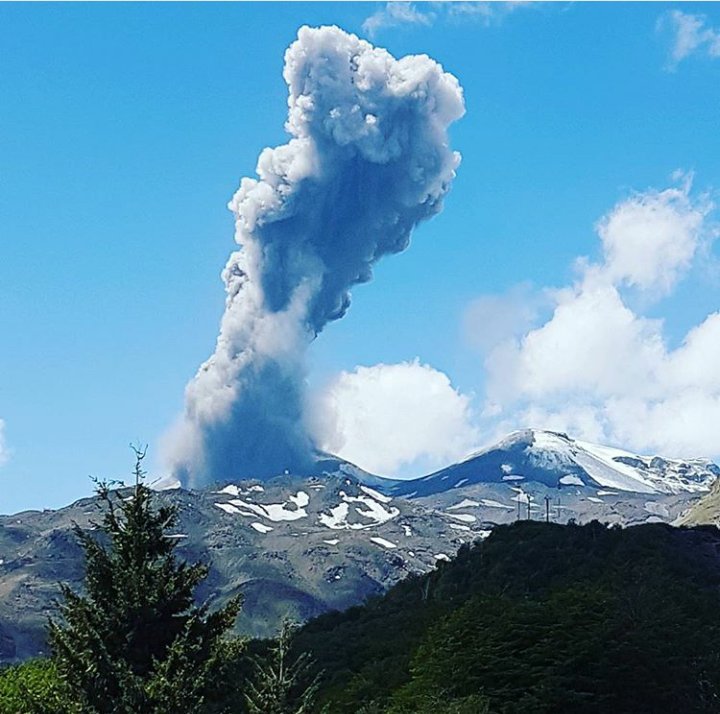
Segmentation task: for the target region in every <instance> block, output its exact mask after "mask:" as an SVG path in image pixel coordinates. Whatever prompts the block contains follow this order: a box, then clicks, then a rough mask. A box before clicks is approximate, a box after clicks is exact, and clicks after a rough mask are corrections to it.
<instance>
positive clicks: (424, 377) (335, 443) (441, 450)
mask: <svg viewBox="0 0 720 714" xmlns="http://www.w3.org/2000/svg"><path fill="white" fill-rule="evenodd" d="M310 412H311V414H312V416H311V422H312V423H311V428H312V430H313V432H314V435H315V439H316V440H317V443H319V444H320V445H321V447H322V448H323V449H324V450H326V451H328V452H330V453H333V454H336V455H338V456H341V457H342V458H345V459H347V460H348V461H351V462H353V463H355V464H357V465H358V466H360V467H362V468H364V469H366V470H368V471H370V472H373V473H378V474H383V475H409V474H411V473H412V474H413V475H419V474H420V473H422V472H425V471H427V470H431V469H433V468H438V467H440V466H443V465H445V464H447V463H449V462H452V461H454V460H457V459H459V458H462V457H463V456H465V455H466V454H467V453H468V452H469V451H470V450H471V449H472V448H474V447H475V445H476V443H477V432H476V430H475V428H474V426H473V425H472V414H471V409H470V398H469V397H468V396H466V395H463V394H461V393H460V392H458V391H457V390H456V389H455V388H454V387H453V386H452V384H451V383H450V380H449V378H448V377H447V375H445V374H444V373H443V372H440V371H438V370H436V369H433V368H432V367H430V366H428V365H425V364H421V363H420V362H419V361H418V360H415V361H412V362H401V363H399V364H377V365H374V366H372V367H357V368H356V369H355V370H354V371H352V372H342V373H340V374H339V375H338V376H337V377H336V378H335V379H334V380H332V382H331V383H329V384H328V385H327V386H326V387H325V388H324V389H322V390H320V392H318V393H317V394H316V395H315V396H314V398H313V400H312V407H311V409H310Z"/></svg>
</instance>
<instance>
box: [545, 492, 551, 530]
mask: <svg viewBox="0 0 720 714" xmlns="http://www.w3.org/2000/svg"><path fill="white" fill-rule="evenodd" d="M551 500H552V499H551V498H550V496H545V523H550V501H551Z"/></svg>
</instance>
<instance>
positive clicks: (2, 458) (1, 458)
mask: <svg viewBox="0 0 720 714" xmlns="http://www.w3.org/2000/svg"><path fill="white" fill-rule="evenodd" d="M9 456H10V454H9V453H8V448H7V442H6V441H5V422H4V421H3V420H2V419H0V466H2V465H3V464H5V462H6V461H7V460H8V458H9Z"/></svg>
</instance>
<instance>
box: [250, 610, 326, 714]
mask: <svg viewBox="0 0 720 714" xmlns="http://www.w3.org/2000/svg"><path fill="white" fill-rule="evenodd" d="M294 629H295V628H294V627H293V626H292V625H291V624H290V623H289V622H287V621H285V622H283V625H282V629H281V630H280V634H279V636H278V638H277V640H276V641H275V643H274V644H273V645H272V646H271V647H270V649H269V651H268V652H267V653H266V655H265V657H264V658H260V657H254V658H253V659H252V663H253V666H254V670H255V671H254V676H253V678H252V679H251V680H250V681H249V682H248V685H247V691H246V694H245V699H246V702H247V708H248V712H249V714H310V712H312V711H313V704H314V699H315V694H316V692H317V689H318V687H319V675H316V676H315V677H312V676H311V675H310V674H309V672H310V669H311V666H312V661H311V659H310V657H309V655H308V654H307V653H306V652H303V653H301V654H300V655H298V656H296V657H293V656H292V654H291V646H292V635H293V631H294Z"/></svg>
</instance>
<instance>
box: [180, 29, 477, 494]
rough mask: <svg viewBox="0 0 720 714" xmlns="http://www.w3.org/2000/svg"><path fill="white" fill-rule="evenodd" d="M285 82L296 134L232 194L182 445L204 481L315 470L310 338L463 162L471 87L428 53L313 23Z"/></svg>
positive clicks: (186, 472)
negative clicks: (456, 132)
mask: <svg viewBox="0 0 720 714" xmlns="http://www.w3.org/2000/svg"><path fill="white" fill-rule="evenodd" d="M283 76H284V78H285V81H286V82H287V84H288V88H289V97H288V119H287V122H286V124H285V128H286V130H287V131H288V133H289V134H290V135H291V136H292V138H291V139H290V141H289V142H288V143H287V144H284V145H282V146H278V147H276V148H274V149H271V148H268V149H264V150H263V151H262V153H261V154H260V158H259V159H258V165H257V175H258V178H257V179H252V178H244V179H242V181H241V183H240V188H239V190H238V191H237V193H236V194H235V195H234V196H233V198H232V200H231V202H230V204H229V207H230V209H231V210H232V211H233V213H234V214H235V218H236V222H235V225H236V233H235V240H236V242H237V243H238V244H239V245H240V249H239V250H238V251H236V252H235V253H233V254H232V255H231V256H230V259H229V261H228V263H227V265H226V267H225V270H224V271H223V274H222V277H223V280H224V282H225V289H226V292H227V298H226V303H225V313H224V315H223V317H222V322H221V326H220V334H219V336H218V339H217V345H216V347H215V353H214V354H213V355H212V357H210V359H208V360H207V362H205V364H203V365H202V366H201V367H200V369H199V371H198V373H197V375H196V376H195V377H194V378H193V380H192V381H191V382H190V384H188V386H187V389H186V395H185V411H184V414H183V417H182V419H181V422H180V424H179V425H178V426H177V427H176V429H175V431H174V432H173V435H172V438H171V439H170V449H169V451H170V454H169V456H170V459H171V463H172V465H173V467H174V472H175V474H176V475H177V476H178V477H180V478H181V480H183V481H184V482H185V483H186V484H188V485H191V486H198V485H202V484H204V483H209V482H213V481H216V480H218V479H223V478H233V477H240V476H254V477H266V476H271V475H276V474H278V473H282V472H283V471H284V470H285V469H290V470H292V471H296V472H302V471H304V470H306V469H308V468H309V467H310V466H311V464H312V461H313V444H312V443H311V440H310V438H309V436H308V435H307V433H306V430H305V426H304V423H303V403H304V395H303V384H304V377H305V374H304V354H305V351H306V348H307V346H308V345H309V344H310V342H311V341H312V340H313V339H314V338H315V337H316V336H317V335H318V334H319V333H320V331H321V330H322V329H323V328H324V327H325V325H326V324H327V323H328V322H330V321H332V320H337V319H339V318H341V317H342V316H343V315H344V314H345V312H346V311H347V309H348V306H349V304H350V288H351V287H352V286H353V285H355V284H356V283H363V282H367V281H368V280H370V278H371V277H372V266H373V264H374V263H375V262H376V261H377V260H379V259H380V258H381V257H382V256H383V255H386V254H388V253H399V252H401V251H403V250H405V248H406V247H407V245H408V242H409V239H410V233H411V231H412V229H413V227H414V226H415V225H416V224H417V223H418V222H420V221H422V220H424V219H426V218H429V217H430V216H432V215H433V214H435V213H437V212H438V211H440V209H441V207H442V199H443V197H444V196H445V194H446V193H447V191H448V189H449V187H450V183H451V181H452V179H453V177H454V176H455V169H456V168H457V166H458V164H459V162H460V156H459V155H458V154H457V153H455V152H453V151H451V150H450V149H449V147H448V137H447V129H448V126H449V125H450V124H451V123H452V122H453V121H455V120H456V119H458V118H459V117H460V116H462V114H463V113H464V105H463V97H462V90H461V88H460V86H459V84H458V81H457V80H456V79H455V77H453V76H452V75H450V74H447V73H445V72H443V70H442V68H441V67H440V65H438V64H437V63H436V62H434V61H433V60H431V59H430V58H429V57H427V56H425V55H420V56H409V57H403V58H402V59H400V60H396V59H395V58H394V57H392V56H391V55H390V54H389V53H388V52H386V51H385V50H383V49H379V48H375V47H373V46H372V45H370V44H369V43H368V42H365V41H364V40H360V39H358V38H357V37H356V36H355V35H350V34H347V33H345V32H343V31H342V30H340V29H339V28H337V27H321V28H317V29H313V28H309V27H303V28H301V29H300V31H299V33H298V39H297V40H296V41H295V42H294V43H293V44H292V45H291V46H290V48H289V49H288V50H287V52H286V54H285V69H284V72H283Z"/></svg>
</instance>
